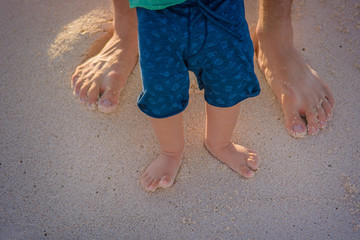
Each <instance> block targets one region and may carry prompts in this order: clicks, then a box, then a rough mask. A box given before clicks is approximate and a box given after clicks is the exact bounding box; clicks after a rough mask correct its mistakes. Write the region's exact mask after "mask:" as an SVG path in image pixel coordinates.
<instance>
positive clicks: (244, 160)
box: [205, 103, 259, 178]
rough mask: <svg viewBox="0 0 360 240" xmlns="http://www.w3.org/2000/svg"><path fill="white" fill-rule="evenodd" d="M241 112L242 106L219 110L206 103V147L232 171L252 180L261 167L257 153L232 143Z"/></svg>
mask: <svg viewBox="0 0 360 240" xmlns="http://www.w3.org/2000/svg"><path fill="white" fill-rule="evenodd" d="M239 111H240V104H237V105H235V106H233V107H228V108H219V107H214V106H212V105H210V104H208V103H206V130H205V147H206V148H207V149H208V150H209V152H210V153H211V154H212V155H213V156H214V157H216V158H217V159H218V160H220V161H221V162H223V163H225V164H226V165H228V166H229V167H230V168H231V169H232V170H234V171H235V172H237V173H239V174H241V175H242V176H243V177H245V178H251V177H253V176H254V174H255V171H256V170H257V169H258V167H259V157H258V156H257V154H256V152H255V151H253V150H250V149H247V148H245V147H243V146H240V145H238V144H234V143H233V142H232V141H231V139H232V135H233V131H234V128H235V125H236V122H237V119H238V116H239Z"/></svg>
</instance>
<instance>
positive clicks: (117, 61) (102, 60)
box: [71, 26, 138, 113]
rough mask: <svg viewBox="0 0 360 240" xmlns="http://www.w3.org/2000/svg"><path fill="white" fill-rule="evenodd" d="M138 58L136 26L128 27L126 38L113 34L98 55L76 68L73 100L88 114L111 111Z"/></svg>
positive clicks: (73, 80)
mask: <svg viewBox="0 0 360 240" xmlns="http://www.w3.org/2000/svg"><path fill="white" fill-rule="evenodd" d="M121 35H122V36H121ZM137 54H138V46H137V32H136V26H135V27H132V28H131V27H129V30H128V31H127V32H126V33H125V34H123V33H121V34H119V33H118V32H117V31H114V34H113V36H112V37H111V38H110V40H109V41H108V42H107V43H106V45H105V46H104V48H103V49H102V50H101V51H100V53H99V54H98V55H96V56H94V57H92V58H90V59H89V60H87V61H86V62H85V63H83V64H81V65H80V66H78V67H77V68H76V71H75V73H74V75H73V76H72V80H71V87H72V88H73V90H74V94H75V95H76V97H78V98H79V99H80V101H81V102H82V103H83V104H84V105H87V106H88V108H89V109H91V110H95V109H96V108H97V107H98V108H99V110H100V111H102V112H104V113H110V112H112V111H114V109H115V108H116V106H117V105H118V103H119V96H120V92H121V90H122V89H123V88H124V86H125V83H126V81H127V79H128V77H129V75H130V73H131V71H132V69H133V68H134V66H135V65H136V62H137Z"/></svg>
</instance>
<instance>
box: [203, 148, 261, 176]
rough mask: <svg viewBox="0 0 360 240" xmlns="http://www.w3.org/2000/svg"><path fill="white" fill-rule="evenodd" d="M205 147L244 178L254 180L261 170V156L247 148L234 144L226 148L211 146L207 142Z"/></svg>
mask: <svg viewBox="0 0 360 240" xmlns="http://www.w3.org/2000/svg"><path fill="white" fill-rule="evenodd" d="M205 147H206V149H207V150H208V151H209V152H210V153H211V154H212V155H213V156H214V157H215V158H217V159H218V160H219V161H221V162H223V163H225V164H226V165H228V166H229V167H230V168H231V169H232V170H234V171H235V172H237V173H239V174H240V175H241V176H243V177H244V178H252V177H253V176H254V175H255V171H256V170H257V169H258V168H259V163H260V162H259V161H260V158H259V156H258V155H257V154H256V152H255V151H253V150H250V149H248V148H246V147H243V146H240V145H238V144H234V143H232V142H231V143H229V144H228V145H227V146H225V147H218V146H210V144H209V143H207V142H206V141H205Z"/></svg>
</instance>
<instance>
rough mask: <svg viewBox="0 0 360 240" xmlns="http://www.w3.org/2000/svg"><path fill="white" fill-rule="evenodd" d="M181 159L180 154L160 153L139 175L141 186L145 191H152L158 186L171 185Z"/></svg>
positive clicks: (165, 186)
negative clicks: (140, 175)
mask: <svg viewBox="0 0 360 240" xmlns="http://www.w3.org/2000/svg"><path fill="white" fill-rule="evenodd" d="M181 160H182V154H180V156H171V155H167V154H164V153H160V155H159V156H158V157H157V158H156V159H155V160H154V161H153V162H152V163H151V164H150V165H149V166H148V167H147V169H146V170H145V172H144V173H143V175H142V177H141V185H142V186H143V188H144V189H145V190H146V191H151V192H154V191H155V190H156V189H157V188H159V187H162V188H168V187H171V186H172V185H173V183H174V180H175V177H176V175H177V173H178V171H179V168H180V165H181V162H182V161H181Z"/></svg>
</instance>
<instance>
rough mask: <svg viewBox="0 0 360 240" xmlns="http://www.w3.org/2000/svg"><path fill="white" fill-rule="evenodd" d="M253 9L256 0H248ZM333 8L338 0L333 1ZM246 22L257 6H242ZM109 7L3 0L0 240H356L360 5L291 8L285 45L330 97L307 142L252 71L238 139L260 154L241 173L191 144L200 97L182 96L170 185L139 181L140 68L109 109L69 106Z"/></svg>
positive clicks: (151, 150)
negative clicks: (152, 189)
mask: <svg viewBox="0 0 360 240" xmlns="http://www.w3.org/2000/svg"><path fill="white" fill-rule="evenodd" d="M254 2H255V1H254ZM338 2H340V3H338ZM246 3H247V5H248V6H247V7H248V9H247V15H248V17H249V23H250V24H254V23H255V20H256V14H255V13H256V4H254V3H252V1H249V0H248V1H246ZM109 6H110V2H109V1H98V0H87V1H85V0H81V1H56V0H48V1H41V0H32V1H25V0H23V1H21V0H13V1H1V3H0V22H1V26H0V46H1V50H0V53H1V54H0V95H1V101H0V110H1V115H0V154H1V155H0V164H1V165H0V239H42V238H50V239H356V238H357V237H359V232H356V229H358V228H359V216H360V215H359V201H360V196H359V187H360V181H359V180H360V174H359V172H360V171H359V170H360V167H359V159H360V154H359V150H360V147H359V137H360V134H359V133H360V130H359V126H358V125H359V122H360V117H359V116H360V115H359V112H360V104H359V100H360V97H359V92H360V89H359V87H360V85H359V79H360V74H359V73H360V68H359V66H360V65H359V64H360V62H359V59H360V46H359V39H360V30H359V28H360V14H359V12H360V7H359V4H358V1H356V0H348V1H335V0H330V1H323V0H315V1H296V3H295V6H294V11H293V13H294V14H293V16H294V22H293V25H294V29H295V45H296V47H297V49H299V50H300V51H302V49H304V51H302V53H303V56H304V58H305V59H306V61H307V62H308V63H309V64H310V65H312V66H313V67H314V68H315V69H316V70H317V72H318V73H319V75H320V76H322V77H323V78H324V79H325V80H326V82H327V83H328V84H329V86H330V88H331V89H332V91H333V94H334V96H335V98H336V101H337V103H336V108H335V115H334V119H333V121H332V122H331V123H330V124H329V125H328V126H327V127H326V129H325V130H323V131H321V132H320V133H319V134H318V135H317V136H313V137H306V138H305V139H302V140H296V139H294V138H291V137H290V136H289V135H288V134H287V132H286V130H285V128H284V126H283V125H284V124H283V120H284V119H283V115H282V112H281V109H280V107H279V105H278V104H277V102H276V100H275V97H274V95H273V93H272V92H271V90H270V89H269V87H268V86H267V84H266V82H265V80H264V78H263V76H262V75H261V73H260V72H259V70H258V69H256V73H257V75H258V77H259V80H260V82H261V86H262V93H261V95H260V96H259V97H256V98H253V99H249V100H246V101H244V103H243V104H242V111H241V116H240V118H239V123H238V125H237V127H236V130H235V140H236V141H238V142H240V143H242V144H243V145H245V146H248V147H251V148H254V149H256V150H257V151H258V152H259V153H260V154H261V157H262V159H263V164H262V166H261V170H259V171H258V172H257V175H256V176H255V178H254V179H252V180H244V179H242V178H239V177H238V176H237V175H236V174H235V173H234V172H232V171H230V170H229V169H228V168H227V167H225V166H224V165H222V164H220V163H219V162H218V161H216V160H215V159H214V158H213V157H212V156H211V155H210V154H209V153H207V151H206V150H205V149H204V148H203V146H202V139H203V129H204V107H203V106H204V101H203V97H202V95H201V94H199V93H197V91H195V90H192V93H191V102H190V105H189V107H188V109H187V110H186V112H185V119H186V122H185V130H186V141H187V150H186V153H185V157H184V164H183V166H182V168H181V170H180V173H179V175H178V178H177V182H176V184H175V185H174V186H173V187H172V188H171V189H169V190H163V191H158V192H157V193H155V194H149V193H147V192H145V191H143V190H142V188H141V186H140V184H139V178H140V175H141V172H142V171H143V168H144V167H145V166H146V165H147V164H148V163H149V162H150V161H151V160H152V159H153V158H154V157H155V155H156V151H157V147H156V141H155V139H154V137H153V135H152V131H151V129H150V126H149V125H148V122H147V121H146V118H145V117H144V116H143V114H142V113H140V111H139V110H138V109H137V107H136V98H137V94H138V93H139V91H140V89H141V84H140V75H139V67H138V66H137V67H136V69H135V70H134V73H133V74H132V76H131V77H130V80H129V82H128V84H127V85H126V88H125V90H124V91H123V93H122V96H121V106H120V107H119V108H118V109H117V110H116V112H115V113H113V114H110V115H104V114H101V113H99V112H90V111H88V110H87V109H86V108H84V107H82V106H81V105H79V104H76V102H75V100H74V98H73V96H72V91H71V89H70V87H69V85H70V81H69V80H70V76H71V74H72V72H73V71H74V69H75V67H76V66H77V65H78V64H79V63H80V61H81V60H82V59H83V56H84V54H85V53H86V51H87V49H88V48H89V47H90V46H91V43H92V42H94V41H95V40H96V39H97V37H98V36H99V34H100V33H98V31H99V26H100V24H102V23H103V22H104V21H106V20H107V19H109V18H111V14H110V13H109V11H108V9H109Z"/></svg>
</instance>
